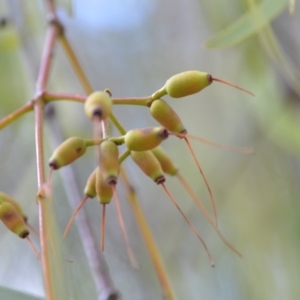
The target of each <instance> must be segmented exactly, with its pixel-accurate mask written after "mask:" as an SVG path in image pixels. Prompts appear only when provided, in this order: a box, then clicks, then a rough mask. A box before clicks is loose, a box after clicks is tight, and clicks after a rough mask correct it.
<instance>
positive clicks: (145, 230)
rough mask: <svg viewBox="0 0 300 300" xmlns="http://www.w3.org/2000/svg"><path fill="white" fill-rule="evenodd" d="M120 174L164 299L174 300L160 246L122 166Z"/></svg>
mask: <svg viewBox="0 0 300 300" xmlns="http://www.w3.org/2000/svg"><path fill="white" fill-rule="evenodd" d="M120 174H121V176H122V179H123V181H124V183H125V184H126V186H127V188H128V193H127V197H128V200H129V202H130V204H131V207H132V210H133V213H134V216H135V218H136V221H137V223H138V226H139V229H140V231H141V234H142V236H143V238H144V241H145V244H146V246H147V248H148V251H149V254H150V257H151V260H152V263H153V265H154V268H155V271H156V274H157V277H158V279H159V282H160V285H161V287H162V290H163V293H164V299H166V300H174V299H176V297H175V294H174V291H173V289H172V286H171V284H170V280H169V278H168V275H167V272H166V270H165V266H164V264H163V261H162V258H161V255H160V253H159V251H158V248H157V246H156V243H155V241H154V238H153V236H152V233H151V231H150V228H149V226H148V224H147V221H146V219H145V216H144V214H143V211H142V209H141V207H140V205H139V202H138V199H137V196H136V193H135V190H134V188H133V187H132V185H131V184H130V182H129V180H128V178H127V175H126V173H125V171H124V169H123V168H122V167H121V171H120Z"/></svg>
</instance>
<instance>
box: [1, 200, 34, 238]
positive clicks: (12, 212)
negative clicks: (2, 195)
mask: <svg viewBox="0 0 300 300" xmlns="http://www.w3.org/2000/svg"><path fill="white" fill-rule="evenodd" d="M0 219H1V221H2V222H3V223H4V225H5V226H6V227H7V228H8V229H9V230H10V231H12V232H13V233H15V234H16V235H18V236H19V237H20V238H22V239H24V238H26V237H27V236H28V235H29V231H28V229H27V227H26V224H25V221H24V219H23V217H22V216H21V214H20V213H19V212H18V210H17V209H16V208H15V207H14V206H13V205H12V204H11V203H8V202H3V203H2V204H1V205H0Z"/></svg>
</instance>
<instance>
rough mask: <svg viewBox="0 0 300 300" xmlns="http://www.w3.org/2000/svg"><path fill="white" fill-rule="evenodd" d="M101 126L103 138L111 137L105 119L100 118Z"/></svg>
mask: <svg viewBox="0 0 300 300" xmlns="http://www.w3.org/2000/svg"><path fill="white" fill-rule="evenodd" d="M101 128H102V135H103V138H104V139H108V138H110V137H111V135H110V128H109V125H108V121H107V120H101Z"/></svg>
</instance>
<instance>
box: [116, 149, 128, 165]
mask: <svg viewBox="0 0 300 300" xmlns="http://www.w3.org/2000/svg"><path fill="white" fill-rule="evenodd" d="M129 155H130V150H129V149H127V150H125V151H124V152H123V153H122V154H121V155H120V156H119V164H121V163H122V162H123V161H124V160H125V159H126V158H127V157H128V156H129Z"/></svg>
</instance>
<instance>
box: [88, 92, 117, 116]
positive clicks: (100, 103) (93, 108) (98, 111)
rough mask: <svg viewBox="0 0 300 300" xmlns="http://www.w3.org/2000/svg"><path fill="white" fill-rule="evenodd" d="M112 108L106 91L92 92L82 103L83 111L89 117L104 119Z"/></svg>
mask: <svg viewBox="0 0 300 300" xmlns="http://www.w3.org/2000/svg"><path fill="white" fill-rule="evenodd" d="M111 110H112V100H111V97H110V94H109V93H108V92H94V93H92V94H90V95H89V96H88V97H87V99H86V101H85V103H84V112H85V114H86V116H87V117H88V118H89V119H91V120H92V119H93V118H94V117H98V118H100V119H106V118H107V117H108V115H109V114H110V113H111Z"/></svg>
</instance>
